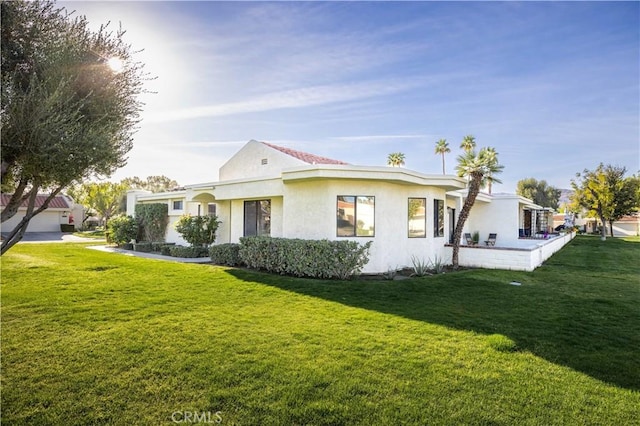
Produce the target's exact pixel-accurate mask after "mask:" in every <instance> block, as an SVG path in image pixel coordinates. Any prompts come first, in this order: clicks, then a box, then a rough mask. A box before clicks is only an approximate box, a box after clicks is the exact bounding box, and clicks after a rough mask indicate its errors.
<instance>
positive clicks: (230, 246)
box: [209, 243, 242, 266]
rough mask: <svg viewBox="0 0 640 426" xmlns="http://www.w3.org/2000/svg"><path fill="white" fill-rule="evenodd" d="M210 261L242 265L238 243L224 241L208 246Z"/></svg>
mask: <svg viewBox="0 0 640 426" xmlns="http://www.w3.org/2000/svg"><path fill="white" fill-rule="evenodd" d="M209 256H210V257H211V261H212V262H213V263H215V264H218V265H226V266H239V265H242V259H240V244H234V243H226V244H218V245H215V246H211V247H209Z"/></svg>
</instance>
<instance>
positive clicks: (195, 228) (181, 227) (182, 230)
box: [175, 215, 220, 247]
mask: <svg viewBox="0 0 640 426" xmlns="http://www.w3.org/2000/svg"><path fill="white" fill-rule="evenodd" d="M218 225H220V221H219V220H218V217H217V216H215V215H213V216H191V215H183V216H182V217H180V219H179V220H178V221H177V222H176V224H175V228H176V231H178V233H179V234H180V235H182V238H184V240H185V241H186V242H188V243H189V244H191V245H192V246H193V247H208V246H209V244H211V243H213V242H215V241H216V231H217V230H218Z"/></svg>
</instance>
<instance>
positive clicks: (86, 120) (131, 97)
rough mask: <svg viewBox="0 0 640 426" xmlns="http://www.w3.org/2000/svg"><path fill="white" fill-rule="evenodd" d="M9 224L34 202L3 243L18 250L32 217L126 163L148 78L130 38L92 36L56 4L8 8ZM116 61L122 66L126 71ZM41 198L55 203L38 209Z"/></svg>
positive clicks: (5, 167)
mask: <svg viewBox="0 0 640 426" xmlns="http://www.w3.org/2000/svg"><path fill="white" fill-rule="evenodd" d="M1 8H2V10H1V12H2V30H1V32H2V44H1V47H2V89H1V90H2V110H1V121H2V142H1V143H2V153H1V155H2V161H1V165H2V168H1V171H2V174H1V182H2V188H3V191H6V192H11V193H12V197H11V200H10V201H9V203H8V204H7V206H6V207H5V209H4V210H3V211H2V222H5V221H6V220H8V219H10V218H11V217H13V216H14V215H15V214H16V213H17V210H18V207H19V206H20V205H21V204H22V203H23V202H24V201H26V200H28V207H27V213H26V215H25V216H24V218H23V219H22V221H21V222H20V223H19V225H18V226H16V228H15V229H14V230H13V231H12V232H11V233H10V235H9V237H8V238H6V239H5V240H4V241H3V242H2V253H5V252H6V251H7V250H8V249H9V248H10V247H11V246H13V244H15V243H16V242H17V241H19V240H20V239H21V238H22V235H23V234H24V231H25V230H26V228H27V226H28V224H29V221H30V220H31V218H33V216H35V215H36V214H38V213H40V212H41V211H43V210H44V209H46V208H47V207H48V204H49V201H50V200H51V199H53V198H54V197H55V196H56V195H57V194H58V193H59V192H60V191H61V190H62V189H63V188H64V187H66V186H68V185H69V184H70V183H71V182H73V181H80V180H85V179H88V178H89V177H90V176H95V175H98V176H108V175H110V174H111V173H112V172H113V171H115V170H116V169H117V168H119V167H121V166H123V165H124V164H125V163H126V154H127V153H128V152H129V150H130V149H131V147H132V135H133V133H134V131H135V127H136V124H137V123H138V121H139V113H140V111H141V108H142V104H141V102H140V100H139V98H138V95H139V94H141V93H142V92H143V91H144V90H143V83H144V81H145V80H146V79H147V76H146V75H145V74H144V73H143V71H142V68H143V65H142V64H140V63H139V62H135V61H134V60H133V58H132V51H131V47H130V46H129V45H128V44H126V43H125V42H124V40H123V35H124V31H122V30H121V29H119V30H117V31H116V32H115V33H113V32H109V31H108V30H107V27H106V26H102V27H101V28H100V30H98V31H96V32H94V31H91V30H90V29H89V28H88V22H87V20H86V18H85V17H75V18H74V17H73V16H72V15H71V14H69V13H67V11H66V10H65V9H64V8H57V7H56V6H55V4H54V2H52V1H50V0H44V1H40V0H36V1H23V0H15V1H2V2H1ZM111 58H118V59H119V60H120V61H121V63H122V64H123V68H122V69H121V70H120V71H119V72H115V71H113V70H112V68H111V67H110V66H109V64H108V61H109V60H110V59H111ZM40 191H46V192H48V193H49V197H48V199H47V201H46V202H45V203H44V204H43V205H42V206H41V207H40V208H38V209H35V198H36V195H37V194H38V193H39V192H40Z"/></svg>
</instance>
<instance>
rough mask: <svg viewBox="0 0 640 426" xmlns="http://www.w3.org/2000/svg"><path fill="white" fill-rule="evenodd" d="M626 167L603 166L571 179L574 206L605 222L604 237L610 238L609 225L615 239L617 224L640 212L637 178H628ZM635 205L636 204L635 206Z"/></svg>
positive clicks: (603, 238)
mask: <svg viewBox="0 0 640 426" xmlns="http://www.w3.org/2000/svg"><path fill="white" fill-rule="evenodd" d="M626 171H627V170H626V168H624V167H619V166H612V165H610V164H609V165H606V166H605V165H603V164H602V163H600V164H599V165H598V167H597V168H596V169H595V170H588V169H585V170H584V171H583V172H582V173H577V174H576V179H572V180H571V186H572V188H573V190H574V192H573V195H572V196H571V201H572V205H573V207H574V208H575V207H581V208H584V209H586V210H587V215H588V216H590V217H597V218H599V219H600V222H602V225H603V226H602V229H601V234H600V238H601V239H602V240H603V241H604V240H606V239H607V229H606V224H607V223H609V228H610V230H611V235H612V236H613V229H612V228H613V222H615V221H616V220H618V219H619V218H620V217H622V216H624V215H627V214H630V213H633V212H634V211H637V210H638V195H637V191H638V190H637V177H636V176H632V177H631V178H627V179H625V178H624V175H625V173H626ZM634 204H635V205H634Z"/></svg>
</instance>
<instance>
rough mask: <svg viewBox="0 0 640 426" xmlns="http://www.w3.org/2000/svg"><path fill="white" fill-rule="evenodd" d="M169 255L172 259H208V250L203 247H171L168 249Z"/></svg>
mask: <svg viewBox="0 0 640 426" xmlns="http://www.w3.org/2000/svg"><path fill="white" fill-rule="evenodd" d="M169 255H171V256H172V257H190V258H193V257H208V256H209V249H207V248H204V247H185V246H171V247H169Z"/></svg>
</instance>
